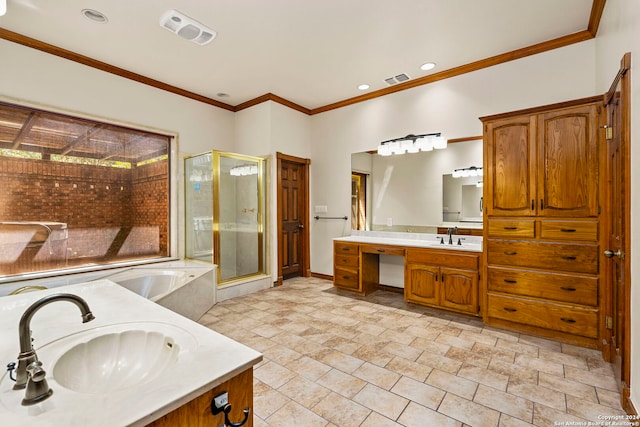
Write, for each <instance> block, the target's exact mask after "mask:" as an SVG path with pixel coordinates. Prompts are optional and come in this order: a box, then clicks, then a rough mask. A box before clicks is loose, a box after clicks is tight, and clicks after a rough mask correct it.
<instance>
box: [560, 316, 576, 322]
mask: <svg viewBox="0 0 640 427" xmlns="http://www.w3.org/2000/svg"><path fill="white" fill-rule="evenodd" d="M560 320H562V321H563V322H564V323H576V321H575V319H570V318H568V317H561V318H560Z"/></svg>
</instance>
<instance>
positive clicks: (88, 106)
mask: <svg viewBox="0 0 640 427" xmlns="http://www.w3.org/2000/svg"><path fill="white" fill-rule="evenodd" d="M0 58H2V61H1V66H0V98H2V99H4V100H5V101H17V102H21V103H26V104H29V105H32V106H40V107H41V108H44V109H48V110H54V111H61V112H68V113H73V114H75V115H78V116H83V117H90V118H96V119H98V120H104V121H108V122H112V123H117V124H128V125H130V126H133V127H136V128H148V129H152V130H156V131H158V130H159V131H162V132H165V133H170V134H175V135H177V141H178V148H179V152H180V153H179V155H178V156H176V157H178V159H174V160H175V163H174V165H175V166H176V168H177V171H176V172H175V173H174V177H175V178H176V179H175V180H174V182H173V188H174V190H175V192H174V194H177V195H178V197H177V198H174V199H173V200H172V208H173V211H174V212H177V216H178V218H179V220H178V224H177V230H178V232H177V233H173V234H172V236H171V238H172V247H173V248H176V247H177V248H178V250H177V251H176V252H177V255H179V256H183V255H184V237H183V232H182V231H183V230H184V196H183V190H182V180H181V178H182V176H183V173H182V167H183V164H182V163H183V162H182V160H181V159H182V156H183V155H185V154H196V153H201V152H204V151H207V150H212V149H218V150H231V149H232V148H233V143H234V139H235V135H234V113H232V112H230V111H227V110H223V109H220V108H217V107H213V106H211V105H207V104H204V103H201V102H198V101H194V100H191V99H188V98H185V97H182V96H179V95H174V94H171V93H169V92H165V91H162V90H159V89H155V88H152V87H150V86H146V85H143V84H140V83H137V82H134V81H131V80H127V79H124V78H122V77H118V76H115V75H112V74H109V73H105V72H103V71H99V70H96V69H93V68H90V67H87V66H84V65H80V64H77V63H75V62H72V61H68V60H66V59H62V58H58V57H56V56H53V55H49V54H46V53H43V52H40V51H37V50H34V49H30V48H27V47H24V46H20V45H18V44H15V43H11V42H8V41H6V40H0Z"/></svg>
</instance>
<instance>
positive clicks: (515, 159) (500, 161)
mask: <svg viewBox="0 0 640 427" xmlns="http://www.w3.org/2000/svg"><path fill="white" fill-rule="evenodd" d="M535 123H536V122H535V116H529V115H524V116H518V117H510V118H505V119H499V120H495V121H492V122H488V123H486V125H485V132H484V138H485V153H484V157H485V169H486V170H485V171H484V180H485V183H484V188H485V193H484V202H485V204H486V210H487V211H486V212H487V214H488V215H516V216H531V215H535V206H534V203H533V202H534V198H535V195H536V178H535V173H536V170H535V164H536V163H535V160H536V159H535V156H536V150H535V145H536V137H535V135H536V126H535Z"/></svg>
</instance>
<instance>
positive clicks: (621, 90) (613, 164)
mask: <svg viewBox="0 0 640 427" xmlns="http://www.w3.org/2000/svg"><path fill="white" fill-rule="evenodd" d="M628 55H629V54H627V55H625V58H623V61H622V67H621V69H620V72H619V73H618V76H617V77H616V81H614V85H613V86H612V90H610V91H609V93H608V94H607V98H608V103H607V106H606V111H607V130H606V140H607V162H606V163H607V168H606V175H607V176H606V178H607V179H606V187H607V188H606V191H605V193H606V195H607V196H606V204H607V205H606V209H605V212H606V218H605V219H604V221H605V229H606V230H607V232H606V236H605V239H604V245H605V251H604V255H605V259H606V261H605V262H604V268H605V279H604V280H605V284H604V287H605V298H606V299H607V321H606V324H607V325H606V326H607V327H608V328H610V331H609V332H610V339H609V345H608V346H607V345H605V346H603V351H605V352H606V351H607V350H608V354H606V353H605V354H604V355H603V356H604V358H605V359H606V360H609V361H611V362H612V363H613V365H614V370H615V372H616V378H617V380H618V384H619V389H620V395H621V404H622V407H623V408H625V409H627V408H628V407H629V405H628V403H629V402H628V398H629V393H630V387H631V384H630V380H631V358H630V351H631V349H630V344H631V341H630V340H631V338H630V337H631V320H630V317H631V307H630V298H631V296H630V283H629V281H630V280H629V275H628V273H629V271H630V265H629V263H630V260H629V259H628V257H626V256H625V253H626V252H628V247H629V246H630V242H628V239H627V235H628V231H629V229H628V226H629V223H630V218H629V216H630V214H629V212H630V206H629V200H630V197H629V190H630V184H629V182H630V181H629V175H628V174H629V150H630V148H629V142H630V139H629V136H630V125H629V95H630V82H629V78H630V76H629V75H630V73H629V72H628V66H629V65H630V58H629V56H628ZM625 59H626V62H625Z"/></svg>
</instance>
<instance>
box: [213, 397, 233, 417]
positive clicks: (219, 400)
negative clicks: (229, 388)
mask: <svg viewBox="0 0 640 427" xmlns="http://www.w3.org/2000/svg"><path fill="white" fill-rule="evenodd" d="M228 404H229V393H227V392H226V391H224V392H222V393H220V394H219V395H217V396H215V397H214V398H213V400H212V401H211V413H212V414H213V415H216V414H219V413H220V412H222V411H223V410H224V407H225V406H227V405H228Z"/></svg>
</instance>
